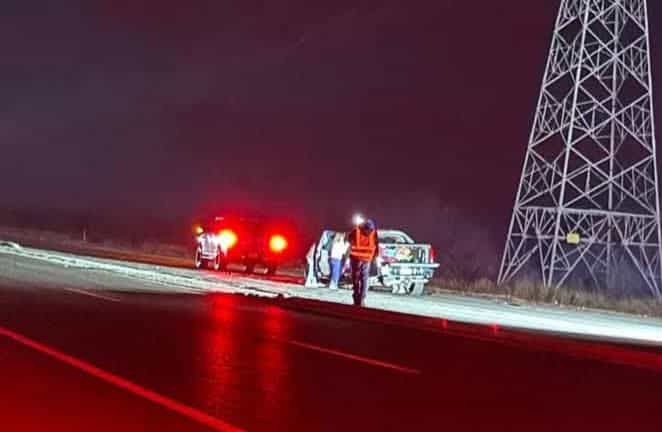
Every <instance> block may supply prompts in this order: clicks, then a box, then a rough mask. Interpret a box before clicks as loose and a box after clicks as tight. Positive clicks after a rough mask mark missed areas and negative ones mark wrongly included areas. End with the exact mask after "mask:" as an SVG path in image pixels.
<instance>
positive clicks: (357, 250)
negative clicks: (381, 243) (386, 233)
mask: <svg viewBox="0 0 662 432" xmlns="http://www.w3.org/2000/svg"><path fill="white" fill-rule="evenodd" d="M376 247H377V231H376V230H373V231H372V232H371V233H370V234H368V235H367V236H366V235H363V234H362V233H361V229H360V228H356V229H355V234H354V238H353V239H352V250H351V252H350V255H351V256H352V257H354V258H357V259H360V260H361V261H371V260H372V258H373V256H374V255H375V248H376Z"/></svg>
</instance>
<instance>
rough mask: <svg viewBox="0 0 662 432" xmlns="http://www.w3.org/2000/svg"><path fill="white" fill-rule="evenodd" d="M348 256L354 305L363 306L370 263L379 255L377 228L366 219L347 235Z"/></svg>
mask: <svg viewBox="0 0 662 432" xmlns="http://www.w3.org/2000/svg"><path fill="white" fill-rule="evenodd" d="M349 245H350V249H349V256H350V261H351V263H352V285H353V289H354V304H355V305H356V306H363V302H364V301H365V296H366V293H367V292H368V280H369V278H370V267H371V264H372V261H373V260H374V259H375V257H376V256H377V254H378V253H379V242H378V240H377V227H376V226H375V223H374V222H373V221H372V220H370V219H368V220H367V221H365V222H364V223H362V224H361V225H359V226H357V227H356V228H354V230H353V231H352V232H351V233H350V234H349Z"/></svg>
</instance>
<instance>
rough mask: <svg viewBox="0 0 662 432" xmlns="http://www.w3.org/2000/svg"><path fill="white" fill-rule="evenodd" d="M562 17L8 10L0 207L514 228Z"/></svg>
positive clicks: (330, 8) (483, 5)
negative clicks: (268, 211)
mask: <svg viewBox="0 0 662 432" xmlns="http://www.w3.org/2000/svg"><path fill="white" fill-rule="evenodd" d="M11 3H13V5H12V4H11ZM649 3H650V8H651V15H652V17H651V26H652V27H653V31H654V33H653V45H654V46H653V48H654V52H653V55H654V57H655V58H656V59H657V62H656V63H655V69H656V70H662V48H661V47H660V44H658V43H656V33H655V32H656V27H657V26H658V24H660V23H662V16H661V12H662V11H661V10H660V9H661V8H660V6H659V5H658V4H657V3H658V2H649ZM558 4H559V2H558V1H547V0H509V1H500V2H497V1H493V0H490V1H480V2H478V1H475V2H470V1H465V0H432V1H422V0H419V1H416V0H414V1H405V0H402V1H395V0H379V1H377V0H375V1H364V2H351V1H343V0H340V1H339V0H333V1H327V0H323V1H321V0H320V1H315V0H296V1H292V0H281V1H278V2H264V3H263V2H258V1H250V0H242V1H219V0H209V1H201V0H191V1H186V2H183V1H172V0H104V1H96V2H95V1H92V0H87V1H81V2H75V1H71V0H61V1H58V2H52V1H45V0H44V1H30V0H26V1H12V2H9V4H8V3H7V2H4V3H3V12H2V16H1V17H0V44H2V47H3V49H2V57H1V59H2V60H1V61H2V67H0V82H1V83H2V87H3V92H2V98H0V106H1V107H2V117H1V119H2V120H1V121H2V144H1V145H2V153H1V157H0V206H2V207H16V206H20V207H27V208H47V207H52V206H59V207H62V208H74V209H96V208H119V209H122V210H123V211H126V212H127V213H130V212H132V211H134V210H144V209H153V210H154V211H155V212H158V213H161V214H173V215H188V214H189V213H190V212H191V211H192V209H197V208H199V207H200V206H204V205H206V204H208V203H213V202H220V201H223V202H228V203H233V202H237V203H238V202H249V203H265V204H264V206H263V207H265V208H268V207H269V206H273V205H277V204H278V205H280V207H281V208H291V209H293V211H296V212H304V213H306V214H311V215H314V217H325V218H327V219H330V220H340V221H342V220H343V218H344V217H346V216H347V215H348V214H350V213H351V211H352V210H353V209H364V210H368V211H372V214H373V215H374V216H375V217H376V219H377V220H378V222H380V221H386V222H385V223H390V224H402V225H403V226H405V227H409V228H410V229H413V230H418V232H420V233H421V234H427V233H431V232H433V231H434V230H435V229H437V228H436V224H437V223H438V220H439V219H438V218H439V217H440V216H439V214H438V213H439V212H440V210H439V208H443V207H448V208H452V209H454V211H456V212H458V213H459V214H463V215H464V214H466V215H467V217H471V218H472V220H474V221H476V223H478V224H488V225H492V226H496V227H497V231H498V227H500V226H501V225H504V227H503V228H504V230H505V223H506V222H507V220H508V217H509V213H510V208H511V206H512V201H513V197H514V192H515V187H516V182H517V180H518V177H519V171H520V169H521V163H522V159H523V156H524V148H525V146H526V139H527V137H528V133H529V128H530V126H531V121H532V112H533V108H534V104H535V102H536V99H537V93H538V86H539V83H540V80H541V75H542V72H543V67H544V62H545V58H546V50H547V48H548V45H549V40H550V37H551V31H552V25H553V22H554V19H555V15H556V12H557V8H558ZM661 73H662V72H661ZM657 89H659V86H658V87H657ZM657 93H658V94H659V90H658V91H657ZM657 99H658V100H662V98H660V97H658V98H657ZM658 113H659V109H658ZM659 116H660V114H658V118H659ZM419 198H423V199H424V204H420V205H418V206H415V207H414V208H413V209H412V207H411V205H412V203H413V202H416V201H417V200H418V199H419ZM380 218H381V219H380ZM416 224H418V225H419V226H417V227H413V228H412V226H414V225H416ZM497 234H498V235H501V234H502V233H500V232H497Z"/></svg>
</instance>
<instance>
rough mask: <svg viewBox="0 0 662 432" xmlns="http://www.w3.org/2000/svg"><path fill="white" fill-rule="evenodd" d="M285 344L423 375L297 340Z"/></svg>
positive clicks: (417, 371) (406, 368)
mask: <svg viewBox="0 0 662 432" xmlns="http://www.w3.org/2000/svg"><path fill="white" fill-rule="evenodd" d="M285 342H286V343H288V344H290V345H294V346H298V347H300V348H305V349H309V350H313V351H318V352H322V353H325V354H330V355H333V356H337V357H342V358H346V359H349V360H354V361H358V362H361V363H365V364H368V365H371V366H377V367H382V368H386V369H391V370H395V371H398V372H402V373H406V374H412V375H420V373H421V371H420V370H418V369H412V368H408V367H406V366H400V365H397V364H394V363H388V362H385V361H381V360H375V359H372V358H369V357H363V356H360V355H356V354H350V353H346V352H343V351H338V350H334V349H330V348H324V347H321V346H317V345H312V344H309V343H305V342H299V341H295V340H287V341H285Z"/></svg>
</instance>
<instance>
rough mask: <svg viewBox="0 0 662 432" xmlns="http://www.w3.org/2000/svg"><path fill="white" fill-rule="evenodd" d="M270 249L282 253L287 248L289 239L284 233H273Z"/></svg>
mask: <svg viewBox="0 0 662 432" xmlns="http://www.w3.org/2000/svg"><path fill="white" fill-rule="evenodd" d="M269 249H270V250H271V252H275V253H281V252H283V251H284V250H285V249H287V239H286V238H285V237H283V236H282V235H273V236H271V238H270V239H269Z"/></svg>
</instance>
